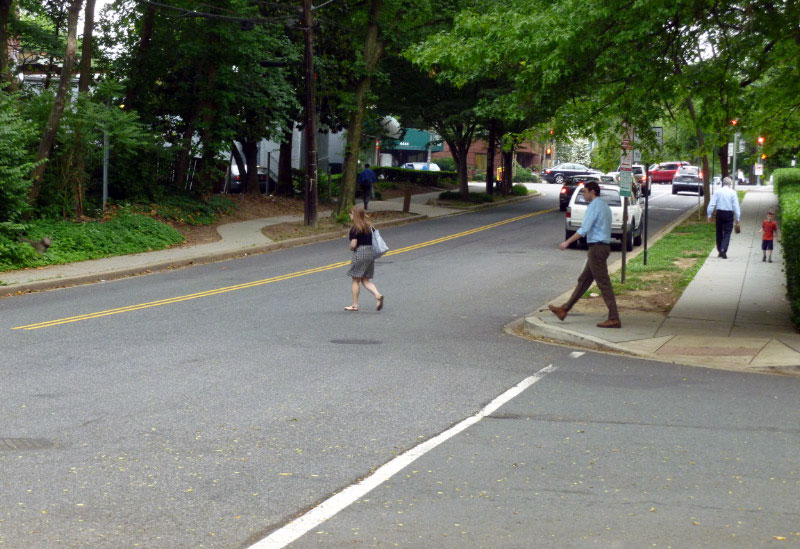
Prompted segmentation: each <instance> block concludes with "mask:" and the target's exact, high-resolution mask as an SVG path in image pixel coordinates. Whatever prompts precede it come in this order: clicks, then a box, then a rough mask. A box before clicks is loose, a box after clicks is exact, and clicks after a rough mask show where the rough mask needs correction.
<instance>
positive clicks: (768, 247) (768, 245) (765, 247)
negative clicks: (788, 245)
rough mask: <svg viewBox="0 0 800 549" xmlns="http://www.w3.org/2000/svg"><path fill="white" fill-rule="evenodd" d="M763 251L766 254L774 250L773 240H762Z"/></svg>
mask: <svg viewBox="0 0 800 549" xmlns="http://www.w3.org/2000/svg"><path fill="white" fill-rule="evenodd" d="M761 249H762V250H764V251H765V252H766V251H767V250H771V249H772V240H762V241H761Z"/></svg>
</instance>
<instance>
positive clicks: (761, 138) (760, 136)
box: [757, 135, 764, 145]
mask: <svg viewBox="0 0 800 549" xmlns="http://www.w3.org/2000/svg"><path fill="white" fill-rule="evenodd" d="M757 141H758V144H759V145H763V144H764V136H763V135H759V136H758V140H757Z"/></svg>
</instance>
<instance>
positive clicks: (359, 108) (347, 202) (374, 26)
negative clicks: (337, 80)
mask: <svg viewBox="0 0 800 549" xmlns="http://www.w3.org/2000/svg"><path fill="white" fill-rule="evenodd" d="M382 8H383V0H370V8H369V20H368V21H367V35H366V39H365V41H364V62H365V64H366V71H367V73H366V76H364V78H363V79H362V80H361V81H360V82H359V83H358V86H357V87H356V93H355V96H356V108H355V111H354V112H353V114H352V115H351V116H350V122H349V124H348V126H347V146H346V147H345V156H344V170H343V172H342V181H341V188H340V190H339V202H338V204H336V208H335V209H334V211H333V213H334V214H339V215H341V214H343V213H347V212H349V211H350V208H352V207H353V204H354V202H355V193H356V172H357V171H358V154H359V152H360V151H361V130H362V127H363V125H364V115H365V111H366V97H367V92H369V89H370V87H371V86H372V74H373V73H374V71H375V67H376V66H377V65H378V61H379V60H380V58H381V56H382V55H383V48H384V45H383V43H382V42H380V41H379V40H378V17H379V16H380V13H381V9H382Z"/></svg>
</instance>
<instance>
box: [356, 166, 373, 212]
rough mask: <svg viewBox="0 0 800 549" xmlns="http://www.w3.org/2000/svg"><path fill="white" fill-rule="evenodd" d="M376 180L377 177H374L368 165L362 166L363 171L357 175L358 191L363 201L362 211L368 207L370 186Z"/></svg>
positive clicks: (370, 192) (370, 193)
mask: <svg viewBox="0 0 800 549" xmlns="http://www.w3.org/2000/svg"><path fill="white" fill-rule="evenodd" d="M377 180H378V177H377V176H376V175H375V172H373V171H372V170H371V169H370V167H369V164H364V169H363V170H362V171H361V173H360V174H358V180H357V181H356V183H358V189H359V190H360V191H361V199H362V200H363V201H364V209H365V210H367V209H369V208H368V205H369V199H370V197H372V186H373V185H374V184H375V182H376V181H377Z"/></svg>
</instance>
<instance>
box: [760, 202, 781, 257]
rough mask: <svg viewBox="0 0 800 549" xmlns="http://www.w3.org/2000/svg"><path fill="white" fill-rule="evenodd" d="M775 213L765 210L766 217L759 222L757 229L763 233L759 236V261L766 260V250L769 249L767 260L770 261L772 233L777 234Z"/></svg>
mask: <svg viewBox="0 0 800 549" xmlns="http://www.w3.org/2000/svg"><path fill="white" fill-rule="evenodd" d="M774 218H775V214H774V213H773V212H772V210H770V211H768V212H767V218H766V219H765V220H764V221H763V223H761V229H760V230H759V231H758V232H760V233H764V236H762V237H761V252H762V254H763V255H762V256H761V261H767V250H769V262H770V263H772V239H773V238H774V235H777V234H778V224H777V223H775V219H774Z"/></svg>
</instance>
